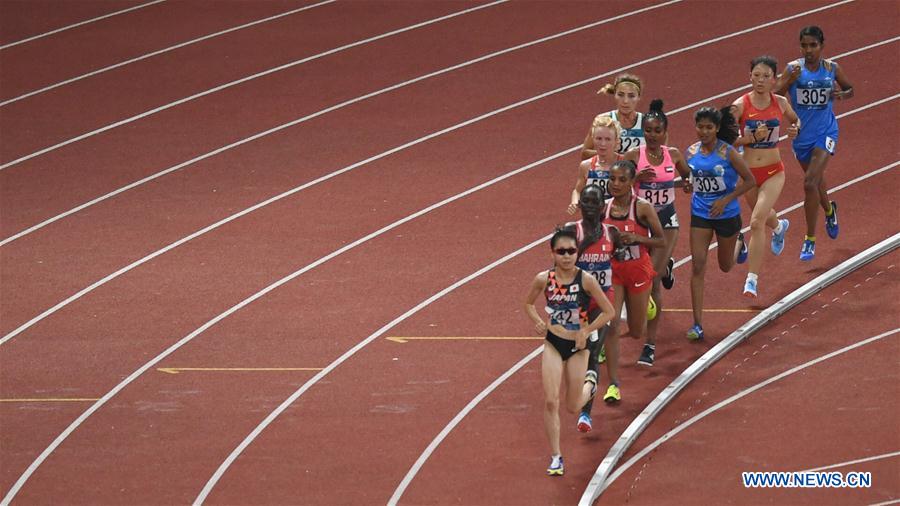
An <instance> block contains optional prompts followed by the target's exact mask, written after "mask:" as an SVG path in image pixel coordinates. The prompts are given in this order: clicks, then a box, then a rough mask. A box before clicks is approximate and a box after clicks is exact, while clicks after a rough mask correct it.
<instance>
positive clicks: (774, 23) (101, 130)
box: [0, 0, 855, 170]
mask: <svg viewBox="0 0 900 506" xmlns="http://www.w3.org/2000/svg"><path fill="white" fill-rule="evenodd" d="M505 1H507V0H497V2H494V3H500V2H505ZM853 1H855V0H841V1H840V2H837V3H834V4H829V5H825V6H822V7H818V8H816V9H812V10H809V11H806V12H802V13H799V14H795V15H792V16H788V17H786V18H782V19H778V20H775V21H770V22H768V23H765V24H762V25H757V26H755V27H752V28H747V29H745V30H741V31H739V32H734V33H731V34H729V35H725V36H721V37H716V38H714V39H710V40H707V41H705V42H701V43H698V44H694V45H692V46H687V47H683V48H680V49H676V50H674V51H670V52H668V53H663V54H661V55H658V56H656V57H654V58H653V59H649V60H645V61H642V62H639V63H634V64H632V65H629V66H625V67H621V68H620V69H617V70H616V71H614V72H612V73H615V72H621V71H624V70H627V69H628V68H630V67H633V66H636V65H642V64H644V63H649V62H651V61H655V60H658V59H662V58H666V57H668V56H672V55H674V54H678V53H681V52H684V51H689V50H691V49H696V48H698V47H701V46H705V45H708V44H713V43H715V42H720V41H722V40H725V39H729V38H732V37H737V36H739V35H743V34H745V33H749V32H752V31H755V30H759V29H762V28H766V27H769V26H772V25H776V24H779V23H783V22H785V21H789V20H791V19H795V18H798V17H803V16H807V15H809V14H813V13H816V12H819V11H823V10H827V9H831V8H834V7H837V6H840V5H843V4H847V3H850V2H853ZM494 3H492V4H486V5H485V6H479V8H484V7H486V6H491V5H493V4H494ZM386 36H388V34H385V35H382V36H379V37H386ZM361 42H364V41H361ZM361 42H360V43H361ZM356 44H358V43H356ZM345 47H346V46H345ZM338 49H341V48H338ZM336 51H337V50H332V51H330V52H336ZM330 52H325V53H320V54H319V55H316V57H319V56H324V55H325V54H329V53H330ZM310 58H313V57H310ZM307 60H308V59H304V60H300V62H303V61H307ZM297 63H299V62H295V63H292V64H288V65H294V64H297ZM284 67H286V66H284ZM277 70H280V67H278V68H276V69H271V70H268V71H266V72H269V73H271V72H275V71H277ZM254 77H256V75H254V76H249V77H246V78H244V79H241V80H238V81H233V82H231V83H228V84H225V85H222V86H219V87H217V88H213V89H210V90H207V91H205V92H203V93H202V94H197V95H192V96H190V97H187V98H184V99H182V100H179V101H176V102H172V103H171V104H167V105H165V106H162V107H158V108H156V109H153V110H150V111H147V112H144V113H141V114H138V115H136V116H132V117H131V118H127V119H124V120H121V121H118V122H116V123H113V124H110V125H107V126H105V127H102V128H100V129H97V130H93V131H91V132H88V133H85V134H82V135H80V136H78V137H73V138H72V139H69V140H67V141H64V142H61V143H59V144H55V145H53V146H50V147H48V148H44V149H42V150H40V151H36V152H34V153H31V154H30V155H25V156H23V157H20V158H17V159H15V160H12V161H10V162H7V163H4V164H2V165H0V170H3V169H6V168H8V167H10V166H13V165H16V164H18V163H21V162H23V161H26V160H29V159H31V158H34V157H36V156H40V155H42V154H44V153H48V152H50V151H53V150H55V149H58V148H60V147H63V146H66V145H69V144H71V143H73V142H77V141H80V140H83V139H86V138H88V137H91V136H93V135H97V134H99V133H102V132H105V131H107V130H111V129H113V128H116V127H118V126H121V125H124V124H126V123H130V122H132V121H135V120H137V119H140V118H143V117H146V116H149V115H151V114H154V113H156V112H159V111H162V110H165V109H169V108H171V107H174V106H176V105H179V104H181V103H184V102H187V101H188V100H192V99H193V98H196V97H199V96H202V95H204V94H209V93H213V92H215V91H218V90H219V89H222V88H224V87H228V86H233V85H235V84H238V83H240V82H244V81H247V80H250V79H252V78H254ZM603 77H606V75H600V76H594V77H591V78H588V79H585V80H583V81H579V82H576V83H573V84H570V85H568V86H564V87H562V88H557V89H555V90H551V91H549V92H547V93H545V94H542V95H538V96H536V97H532V98H531V99H528V100H524V101H522V102H517V103H515V104H512V105H510V106H507V107H505V108H501V109H498V110H496V111H493V112H492V113H488V114H487V115H485V116H483V117H478V118H476V119H475V120H473V121H472V122H475V121H479V120H481V119H484V118H485V117H489V116H493V115H494V114H499V113H500V112H504V111H506V110H509V109H513V108H515V107H519V106H521V105H524V104H527V103H530V102H533V101H535V100H540V99H541V98H544V97H545V96H549V95H553V94H555V93H560V92H562V91H565V90H568V89H571V88H575V87H577V86H581V85H583V84H587V83H590V82H593V81H596V80H597V79H601V78H603ZM301 119H302V118H301ZM298 122H299V120H295V121H292V122H289V123H285V124H283V125H280V126H277V127H274V128H272V129H269V130H266V131H265V132H261V133H259V134H257V135H255V136H253V137H249V138H247V139H244V140H243V141H239V142H236V143H234V144H231V145H229V146H226V147H225V148H229V147H233V146H235V145H240V144H243V143H244V142H247V141H250V140H254V139H255V138H258V137H262V136H263V135H268V134H270V133H272V132H276V131H279V130H282V129H284V128H288V127H290V126H293V125H294V124H296V123H298ZM225 148H221V149H220V150H216V151H215V152H213V153H212V154H215V153H217V152H220V151H224V150H225Z"/></svg>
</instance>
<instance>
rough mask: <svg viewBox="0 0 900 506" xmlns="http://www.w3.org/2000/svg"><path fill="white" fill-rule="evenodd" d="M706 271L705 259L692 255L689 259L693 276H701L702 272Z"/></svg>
mask: <svg viewBox="0 0 900 506" xmlns="http://www.w3.org/2000/svg"><path fill="white" fill-rule="evenodd" d="M705 272H706V259H705V258H704V259H703V260H700V259H698V258H697V257H694V258H693V259H692V260H691V274H693V275H694V276H699V277H701V278H702V277H703V274H704V273H705Z"/></svg>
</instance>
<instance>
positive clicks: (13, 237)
mask: <svg viewBox="0 0 900 506" xmlns="http://www.w3.org/2000/svg"><path fill="white" fill-rule="evenodd" d="M681 1H682V0H670V1H669V2H666V3H663V4H658V5H655V6H651V7H645V8H643V9H638V10H635V11H631V12H628V13H625V14H620V15H618V16H614V17H611V18H606V19H603V20H600V21H597V22H594V23H590V24H587V25H584V26H581V27H578V28H575V29H572V30H567V31H564V32H560V33H557V34H554V35H551V36H548V37H543V38H540V39H536V40H533V41H531V42H526V43H524V44H519V45H517V46H513V47H510V48H507V49H504V50H501V51H496V52H494V53H489V54H486V55H484V56H480V57H478V58H475V59H473V60H469V61H466V62H463V63H460V64H457V65H453V66H450V67H447V68H444V69H441V70H438V71H435V72H431V73H428V74H425V75H422V76H419V77H416V78H413V79H410V80H408V81H404V82H402V83H398V84H395V85H392V86H389V87H387V88H382V89H380V90H378V91H374V92H372V93H368V94H366V95H361V96H359V97H356V98H353V99H350V100H346V101H344V102H341V103H339V104H336V105H333V106H331V107H328V108H326V109H322V110H321V111H318V112H315V113H312V114H309V115H307V116H303V117H302V118H299V119H296V120H294V121H291V122H289V123H285V124H283V125H279V126H277V127H274V128H272V129H269V130H266V131H263V132H260V133H258V134H255V135H253V136H251V137H248V138H246V139H243V140H240V141H237V142H234V143H232V144H228V145H226V146H223V147H222V148H219V149H216V150H213V151H210V152H208V153H205V154H203V155H200V156H198V157H195V158H192V159H190V160H188V161H186V162H182V163H180V164H178V165H175V166H173V167H169V168H168V169H165V170H163V171H160V172H157V173H155V174H151V175H149V176H147V177H145V178H143V179H140V180H138V181H135V182H133V183H130V184H128V185H126V186H123V187H121V188H119V189H117V190H113V191H111V192H109V193H107V194H105V195H101V196H100V197H97V198H95V199H93V200H90V201H88V202H85V203H84V204H81V205H79V206H77V207H74V208H72V209H69V210H68V211H66V212H64V213H61V214H58V215H56V216H53V217H52V218H48V219H46V220H44V221H42V222H40V223H38V224H36V225H34V226H31V227H29V228H27V229H25V230H23V231H21V232H19V233H16V234H14V235H11V236H9V237H7V238H6V239H3V240H2V241H0V246H3V245H5V244H8V243H10V242H12V241H15V240H16V239H19V238H21V237H24V236H26V235H28V234H30V233H32V232H35V231H37V230H40V229H42V228H44V227H46V226H47V225H49V224H51V223H54V222H56V221H59V220H61V219H63V218H65V217H67V216H71V215H73V214H75V213H77V212H79V211H82V210H84V209H86V208H88V207H91V206H93V205H94V204H98V203H100V202H103V201H104V200H107V199H110V198H112V197H115V196H116V195H119V194H120V193H124V192H126V191H128V190H131V189H133V188H136V187H138V186H141V185H143V184H144V183H147V182H150V181H153V180H154V179H157V178H160V177H162V176H164V175H166V174H169V173H171V172H175V171H177V170H180V169H182V168H184V167H187V166H188V165H192V164H194V163H196V162H199V161H201V160H205V159H206V158H210V157H212V156H215V155H218V154H219V153H222V152H224V151H228V150H230V149H233V148H236V147H238V146H240V145H242V144H246V143H248V142H252V141H254V140H256V139H259V138H262V137H265V136H267V135H269V134H272V133H275V132H278V131H280V130H283V129H285V128H289V127H292V126H295V125H299V124H300V123H304V122H306V121H309V120H311V119H314V118H317V117H319V116H322V115H325V114H327V113H329V112H334V111H336V110H338V109H342V108H344V107H347V106H349V105H353V104H355V103H358V102H362V101H364V100H368V99H370V98H372V97H376V96H378V95H382V94H384V93H388V92H390V91H394V90H397V89H399V88H403V87H406V86H409V85H411V84H414V83H417V82H419V81H423V80H425V79H429V78H432V77H435V76H438V75H441V74H445V73H448V72H452V71H454V70H459V69H461V68H463V67H467V66H469V65H473V64H475V63H479V62H482V61H485V60H488V59H491V58H495V57H497V56H500V55H503V54H506V53H510V52H513V51H517V50H519V49H523V48H526V47H529V46H533V45H536V44H540V43H542V42H547V41H549V40H553V39H556V38H560V37H564V36H567V35H571V34H573V33H576V32H579V31H582V30H587V29H590V28H594V27H596V26H599V25H602V24H606V23H609V22H612V21H616V20H618V19H622V18H625V17H628V16H633V15H635V14H639V13H641V12H645V11H648V10H652V9H656V8H659V7H663V6H666V5H669V4H672V3H677V2H681ZM833 59H834V58H833ZM462 126H465V125H457V126H456V127H451V128H450V129H448V130H442V131H440V132H435V133H433V134H430V135H429V136H426V137H422V138H420V139H417V140H415V141H412V142H411V143H407V144H404V145H402V146H398V147H397V148H394V149H392V150H389V151H386V152H384V153H382V154H380V155H376V156H374V157H372V158H368V159H366V160H363V161H361V162H357V163H355V164H353V165H350V166H348V167H344V168H343V169H339V170H336V171H334V172H331V173H329V174H326V175H324V176H322V177H320V178H318V179H315V180H313V181H311V182H310V183H307V184H306V185H304V186H301V187H299V189H301V190H302V189H305V188H309V187H310V186H313V185H315V184H318V183H321V182H322V181H327V180H328V179H331V178H333V177H336V176H338V175H340V174H343V173H344V172H348V171H351V170H353V169H356V168H358V167H361V166H363V165H366V164H368V163H370V162H373V161H375V160H378V159H380V158H383V157H385V156H389V155H391V154H393V153H396V152H397V151H401V150H403V149H406V148H408V147H410V146H414V145H416V144H418V143H420V142H425V141H427V140H430V139H432V138H434V137H437V136H439V135H442V134H444V133H447V132H449V131H452V130H455V129H456V128H460V127H462Z"/></svg>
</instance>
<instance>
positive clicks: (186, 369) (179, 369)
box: [156, 367, 322, 374]
mask: <svg viewBox="0 0 900 506" xmlns="http://www.w3.org/2000/svg"><path fill="white" fill-rule="evenodd" d="M156 370H157V371H159V372H164V373H166V374H179V373H182V372H284V371H321V370H322V368H321V367H158V368H157V369H156Z"/></svg>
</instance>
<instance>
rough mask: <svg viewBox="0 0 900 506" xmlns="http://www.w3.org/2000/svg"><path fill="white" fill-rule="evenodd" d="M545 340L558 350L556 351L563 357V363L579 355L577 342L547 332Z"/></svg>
mask: <svg viewBox="0 0 900 506" xmlns="http://www.w3.org/2000/svg"><path fill="white" fill-rule="evenodd" d="M544 340H545V341H547V342H549V343H550V344H551V345H553V347H554V348H556V351H558V352H559V356H561V357H562V359H563V362H565V361H566V360H569V359H570V358H572V355H574V354H576V353H578V352H579V351H581V350H579V349H577V348H575V341H572V340H571V339H563V338H561V337H559V336H557V335H556V334H554V333H553V332H550V331H549V330H548V331H547V336H546V337H544Z"/></svg>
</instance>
